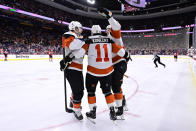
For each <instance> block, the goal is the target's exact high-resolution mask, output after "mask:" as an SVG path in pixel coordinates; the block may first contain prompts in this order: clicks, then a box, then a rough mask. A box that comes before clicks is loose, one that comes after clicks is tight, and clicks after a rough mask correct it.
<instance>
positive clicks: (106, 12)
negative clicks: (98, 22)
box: [97, 8, 112, 19]
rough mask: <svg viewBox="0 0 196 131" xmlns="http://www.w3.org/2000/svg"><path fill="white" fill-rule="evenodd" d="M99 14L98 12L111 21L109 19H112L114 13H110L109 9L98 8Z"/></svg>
mask: <svg viewBox="0 0 196 131" xmlns="http://www.w3.org/2000/svg"><path fill="white" fill-rule="evenodd" d="M97 12H98V13H99V14H100V15H102V16H103V17H105V18H107V19H109V18H111V17H112V12H111V11H109V10H108V9H106V8H98V9H97Z"/></svg>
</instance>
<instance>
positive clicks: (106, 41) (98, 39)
mask: <svg viewBox="0 0 196 131" xmlns="http://www.w3.org/2000/svg"><path fill="white" fill-rule="evenodd" d="M91 40H92V43H94V44H97V43H112V41H111V39H109V38H91Z"/></svg>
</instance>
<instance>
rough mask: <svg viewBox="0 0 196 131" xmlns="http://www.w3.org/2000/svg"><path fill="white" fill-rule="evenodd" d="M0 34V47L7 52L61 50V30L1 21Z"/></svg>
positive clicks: (24, 52)
mask: <svg viewBox="0 0 196 131" xmlns="http://www.w3.org/2000/svg"><path fill="white" fill-rule="evenodd" d="M0 36H1V37H0V49H3V50H7V51H8V53H9V54H47V53H48V51H49V50H51V51H53V52H54V54H59V53H60V52H61V36H62V33H61V32H57V31H53V30H52V31H51V30H47V29H42V28H39V27H35V26H34V27H31V26H26V25H22V24H18V23H6V22H2V21H1V22H0Z"/></svg>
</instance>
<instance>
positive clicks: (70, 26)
mask: <svg viewBox="0 0 196 131" xmlns="http://www.w3.org/2000/svg"><path fill="white" fill-rule="evenodd" d="M76 27H78V28H82V24H80V22H78V21H72V22H71V23H69V30H75V28H76Z"/></svg>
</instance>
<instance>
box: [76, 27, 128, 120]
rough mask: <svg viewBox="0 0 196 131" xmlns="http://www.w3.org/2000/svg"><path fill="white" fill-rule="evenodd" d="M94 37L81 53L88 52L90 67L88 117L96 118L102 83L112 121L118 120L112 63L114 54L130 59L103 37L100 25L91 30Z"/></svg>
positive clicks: (123, 51)
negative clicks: (98, 88) (96, 94)
mask: <svg viewBox="0 0 196 131" xmlns="http://www.w3.org/2000/svg"><path fill="white" fill-rule="evenodd" d="M91 32H92V36H90V37H88V38H89V40H88V41H86V43H88V44H85V45H84V46H83V47H82V49H83V50H82V49H81V51H80V52H79V53H83V54H84V53H85V52H88V66H87V74H86V89H87V92H88V103H89V107H90V112H87V113H86V116H87V117H88V118H91V119H95V118H96V96H95V91H96V86H97V83H98V82H100V87H101V89H102V92H103V94H104V95H105V99H106V103H107V105H108V107H109V109H110V119H111V120H116V119H117V118H116V113H115V110H114V106H115V103H114V102H115V99H114V95H113V94H112V92H111V87H112V73H113V71H114V68H113V63H112V52H113V53H115V54H117V55H119V56H121V57H124V58H126V59H129V58H128V57H129V54H128V52H125V50H124V49H123V48H122V47H121V46H119V45H117V44H115V43H114V42H113V41H112V40H111V39H110V38H108V37H107V36H103V35H101V28H100V26H99V25H93V26H92V28H91Z"/></svg>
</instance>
